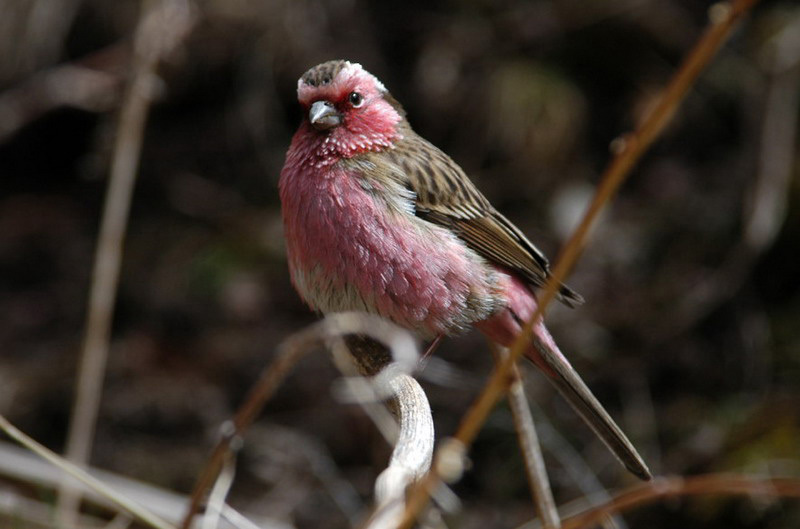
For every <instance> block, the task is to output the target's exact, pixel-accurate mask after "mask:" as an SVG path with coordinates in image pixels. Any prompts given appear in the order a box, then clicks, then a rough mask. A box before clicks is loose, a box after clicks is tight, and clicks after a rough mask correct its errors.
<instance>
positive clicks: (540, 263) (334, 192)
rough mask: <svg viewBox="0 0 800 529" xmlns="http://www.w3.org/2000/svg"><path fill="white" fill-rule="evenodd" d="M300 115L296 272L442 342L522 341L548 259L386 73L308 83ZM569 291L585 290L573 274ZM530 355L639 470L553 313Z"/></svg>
mask: <svg viewBox="0 0 800 529" xmlns="http://www.w3.org/2000/svg"><path fill="white" fill-rule="evenodd" d="M297 99H298V103H299V105H300V107H301V109H302V115H303V117H302V120H301V123H300V126H299V128H298V129H297V131H296V132H295V134H294V136H293V137H292V139H291V143H290V146H289V149H288V151H287V153H286V159H285V163H284V166H283V169H282V170H281V174H280V179H279V184H278V188H279V195H280V200H281V210H282V211H281V214H282V220H283V227H284V236H285V241H286V250H287V260H288V265H289V272H290V278H291V281H292V284H293V286H294V287H295V290H297V292H298V293H299V295H300V297H301V298H302V299H303V300H304V302H305V303H306V304H307V305H308V306H309V307H310V308H311V309H313V310H315V311H317V312H320V313H322V314H328V313H335V312H343V311H362V312H367V313H370V314H377V315H379V316H381V317H383V318H385V319H388V320H390V321H392V322H394V323H395V324H397V325H399V326H401V327H404V328H406V329H408V330H410V331H412V332H413V333H416V334H417V335H418V336H419V337H420V338H422V339H424V340H434V341H438V340H439V339H440V338H441V337H443V336H451V335H456V334H459V333H462V332H465V331H466V330H468V329H469V328H471V327H475V328H477V329H478V330H479V331H481V332H482V333H483V334H484V335H486V337H487V338H488V339H490V340H492V341H493V342H495V343H497V344H499V345H501V346H507V347H508V346H510V345H511V344H512V343H513V342H514V341H515V339H516V338H517V336H518V335H519V334H520V333H521V331H522V328H523V326H524V324H525V322H526V321H527V320H529V319H530V318H531V317H532V315H533V313H534V311H536V309H537V298H536V290H537V289H538V288H540V287H542V286H544V284H545V283H546V282H547V281H548V279H549V278H550V268H549V264H548V260H547V258H546V257H545V255H544V254H543V253H542V252H541V251H539V249H538V248H537V247H536V246H535V245H534V244H533V243H532V242H530V241H529V240H528V238H527V237H526V236H525V235H524V234H523V233H522V231H521V230H520V229H519V228H517V227H516V226H515V225H514V224H513V223H512V222H511V221H510V220H508V219H507V218H506V217H505V216H503V215H502V214H501V213H500V212H499V211H497V210H496V209H495V208H494V207H493V206H492V205H491V204H490V203H489V201H488V199H487V198H486V197H485V196H484V195H483V194H482V193H481V192H480V191H479V190H478V188H477V187H476V186H475V184H474V183H473V182H472V181H471V180H470V179H469V177H468V176H467V175H466V173H465V172H464V171H463V169H462V168H461V167H459V165H458V164H456V162H454V161H453V160H452V159H451V158H450V157H449V156H448V155H447V154H445V153H444V152H442V151H441V150H440V149H438V148H437V147H435V146H434V145H433V144H431V143H430V142H428V141H427V140H425V139H424V138H422V137H421V136H420V135H418V134H417V133H416V132H414V130H413V129H412V128H411V125H410V124H409V122H408V119H407V116H406V112H405V110H404V109H403V107H402V106H401V104H400V103H399V102H398V101H397V100H396V99H395V98H394V97H393V96H392V95H391V94H390V92H389V91H388V90H387V89H386V87H385V86H384V85H383V83H381V81H380V80H378V78H377V77H375V76H374V75H372V74H371V73H369V72H368V71H367V70H365V69H364V68H363V67H362V66H361V65H360V64H358V63H356V62H350V61H346V60H332V61H327V62H324V63H321V64H319V65H317V66H314V67H313V68H311V69H309V70H308V71H306V72H305V73H304V74H303V75H302V76H301V77H300V78H299V80H298V82H297ZM557 298H558V299H559V300H560V301H561V302H563V303H564V304H565V305H567V306H570V307H575V306H577V305H580V304H581V303H583V298H582V297H581V296H580V295H579V294H578V293H576V292H575V291H574V290H572V289H571V288H569V287H568V286H566V285H563V284H560V285H559V286H558V291H557ZM524 354H525V356H526V357H527V358H528V359H529V360H531V361H532V362H533V364H535V365H536V366H537V367H538V368H539V369H540V370H541V371H542V372H543V373H544V374H545V375H546V378H547V379H548V380H549V381H550V382H552V383H553V385H554V386H555V388H556V389H557V390H558V391H559V392H560V393H561V394H562V395H563V396H564V397H565V399H566V400H567V401H568V403H569V404H571V405H572V407H573V408H574V409H575V410H576V411H577V413H578V414H579V415H580V416H581V417H582V418H583V419H584V421H585V422H586V423H587V424H588V425H589V427H590V428H591V429H592V430H593V431H594V432H595V434H597V435H598V437H599V438H600V439H601V440H602V441H603V442H604V443H605V444H606V446H607V447H608V448H609V449H610V451H611V453H612V454H614V455H615V456H616V457H617V459H618V460H619V461H620V462H621V463H622V464H623V465H624V466H625V467H626V468H627V469H628V470H629V471H630V472H631V473H633V474H634V475H635V476H637V477H639V478H640V479H642V480H649V479H651V478H652V475H651V473H650V470H649V469H648V467H647V465H646V463H645V462H644V460H643V458H642V457H641V456H640V455H639V453H638V452H637V450H636V448H635V447H634V446H633V444H632V443H631V442H630V441H629V440H628V438H627V437H626V436H625V434H624V433H623V432H622V430H621V429H620V428H619V427H618V426H617V424H616V423H615V422H614V420H613V419H612V418H611V416H610V415H609V414H608V412H607V411H606V410H605V409H604V408H603V406H602V404H600V402H599V401H598V400H597V398H595V396H594V395H593V394H592V392H591V390H590V389H589V388H588V387H587V385H586V384H585V383H584V381H583V380H582V379H581V377H580V376H579V375H578V373H577V372H576V371H575V369H574V368H573V367H572V366H571V365H570V363H569V361H568V360H567V358H566V357H565V356H564V355H563V354H562V353H561V351H560V350H559V348H558V346H557V345H556V343H555V341H554V340H553V338H552V336H551V335H550V333H549V332H548V330H547V328H546V327H545V326H544V323H543V322H542V321H541V318H540V319H539V322H538V323H536V324H535V325H534V328H533V335H532V338H531V340H530V343H529V344H528V346H527V347H526V348H525V351H524Z"/></svg>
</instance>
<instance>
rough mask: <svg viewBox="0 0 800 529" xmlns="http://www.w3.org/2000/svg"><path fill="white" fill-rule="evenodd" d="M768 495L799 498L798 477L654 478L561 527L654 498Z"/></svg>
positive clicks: (576, 526)
mask: <svg viewBox="0 0 800 529" xmlns="http://www.w3.org/2000/svg"><path fill="white" fill-rule="evenodd" d="M702 495H720V496H768V497H779V498H795V499H800V480H798V479H790V478H759V477H751V476H741V475H735V474H707V475H702V476H692V477H688V478H682V477H669V478H656V479H654V480H653V481H651V482H648V483H642V484H639V485H637V486H634V487H631V488H629V489H627V490H625V491H623V492H621V493H620V494H618V495H617V496H616V497H614V498H613V499H612V500H610V501H609V502H607V503H605V504H603V505H599V506H596V507H593V508H591V509H589V510H588V511H586V512H583V513H581V514H577V515H574V516H570V517H569V518H564V519H562V528H563V529H588V528H589V527H592V526H593V525H595V524H597V523H598V522H599V521H600V520H601V519H602V518H604V517H605V516H608V515H610V514H614V513H619V512H622V511H626V510H628V509H631V508H633V507H638V506H641V505H645V504H648V503H653V502H654V501H657V500H660V499H664V498H673V497H682V496H702Z"/></svg>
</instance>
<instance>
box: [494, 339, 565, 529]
mask: <svg viewBox="0 0 800 529" xmlns="http://www.w3.org/2000/svg"><path fill="white" fill-rule="evenodd" d="M493 349H494V350H495V351H496V354H495V362H496V363H498V364H499V363H500V362H502V361H503V360H504V359H505V358H506V357H507V356H508V350H507V349H505V348H502V347H497V346H495V347H493ZM511 375H512V376H513V377H514V381H513V382H512V383H511V386H509V388H508V405H509V407H510V408H511V415H512V416H513V417H514V426H515V427H516V429H517V435H518V437H519V445H520V450H521V451H522V456H523V459H524V461H525V472H526V474H527V475H528V484H529V485H530V488H531V496H532V498H533V504H534V506H535V507H536V513H537V514H538V515H539V519H540V520H541V522H542V527H543V528H544V529H558V528H560V527H561V519H560V518H559V515H558V509H557V508H556V502H555V500H554V499H553V491H552V490H550V480H549V478H548V477H547V468H546V467H545V465H544V458H543V457H542V447H541V444H540V443H539V436H538V434H537V433H536V425H535V424H534V422H533V415H532V414H531V408H530V406H529V405H528V397H527V395H525V386H524V385H523V383H522V375H521V373H520V372H519V368H518V367H517V365H516V364H515V365H514V366H513V367H512V369H511Z"/></svg>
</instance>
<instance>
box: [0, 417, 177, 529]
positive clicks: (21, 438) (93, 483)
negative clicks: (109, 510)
mask: <svg viewBox="0 0 800 529" xmlns="http://www.w3.org/2000/svg"><path fill="white" fill-rule="evenodd" d="M0 429H2V430H3V431H4V432H5V433H6V435H8V436H9V437H11V438H12V439H14V440H15V441H16V442H18V443H19V444H21V445H22V446H24V447H25V448H27V449H28V450H30V451H31V452H33V453H35V454H36V455H38V456H39V457H41V458H43V459H46V460H47V461H49V462H50V463H52V464H53V465H55V466H57V467H58V468H60V469H61V470H63V471H64V472H65V473H66V474H69V475H70V476H72V477H73V478H75V479H77V480H79V481H81V482H82V483H84V484H86V485H87V486H89V487H91V488H92V489H93V490H94V491H95V492H97V493H98V494H101V495H103V497H105V498H106V499H108V500H109V501H111V502H112V503H114V504H115V505H117V506H118V507H120V508H121V509H124V510H125V511H126V512H129V513H130V514H131V515H133V516H135V517H136V518H137V519H138V520H140V521H142V522H144V523H145V524H147V525H149V526H150V527H154V528H156V529H174V526H173V525H171V524H169V523H168V522H166V521H165V520H163V519H162V518H160V517H158V516H156V515H155V514H153V513H152V512H150V511H149V510H147V509H145V508H144V507H142V506H141V505H139V504H137V503H135V502H132V501H130V500H129V499H128V498H126V497H124V496H121V495H120V494H119V493H117V492H116V491H115V490H113V489H112V488H111V487H109V486H108V485H106V484H105V483H103V482H102V481H100V480H99V479H97V478H95V477H93V476H91V475H89V473H87V472H86V471H85V470H83V469H81V468H80V467H78V466H76V465H74V464H72V463H70V462H69V461H67V460H65V459H64V458H62V457H60V456H58V455H57V454H55V453H53V452H52V451H50V450H48V449H47V448H45V447H44V446H42V445H40V444H39V443H37V442H36V441H34V440H33V439H31V438H30V437H28V436H27V435H25V434H24V433H22V432H21V431H19V430H18V429H17V428H16V427H14V425H12V424H11V423H10V422H8V420H7V419H6V418H5V417H4V416H2V415H0ZM73 525H74V524H69V525H68V526H67V527H72V526H73Z"/></svg>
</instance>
